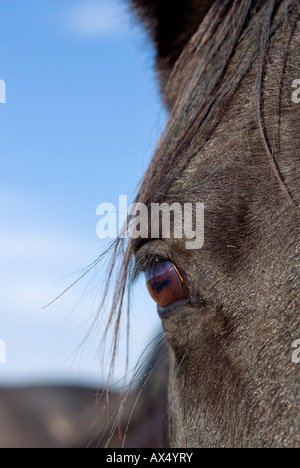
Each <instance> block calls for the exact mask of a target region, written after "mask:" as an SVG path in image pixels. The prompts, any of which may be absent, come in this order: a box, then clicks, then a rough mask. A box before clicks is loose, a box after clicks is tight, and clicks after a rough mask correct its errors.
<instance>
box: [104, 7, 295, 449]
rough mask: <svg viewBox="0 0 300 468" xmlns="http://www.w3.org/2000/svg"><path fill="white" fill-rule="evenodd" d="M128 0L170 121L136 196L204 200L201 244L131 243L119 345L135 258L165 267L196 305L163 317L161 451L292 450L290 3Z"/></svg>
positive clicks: (118, 306) (117, 309) (118, 302)
mask: <svg viewBox="0 0 300 468" xmlns="http://www.w3.org/2000/svg"><path fill="white" fill-rule="evenodd" d="M133 3H134V6H135V7H136V8H138V10H139V14H140V15H142V16H143V17H144V18H146V21H147V24H148V25H149V27H150V29H151V31H152V36H153V37H154V39H155V43H156V47H157V51H158V52H157V54H158V62H157V63H158V64H157V66H158V69H159V71H160V73H161V74H162V76H163V79H162V82H163V84H162V90H163V98H164V100H165V102H167V104H168V108H169V112H170V118H169V122H168V125H167V129H166V131H165V133H164V135H163V136H162V138H161V141H160V143H159V145H158V148H157V151H156V154H155V156H154V158H153V161H152V162H151V164H150V167H149V170H148V172H147V174H146V176H145V179H144V181H143V184H142V186H141V189H140V192H139V195H138V197H137V199H138V201H142V202H144V203H146V204H150V203H152V202H162V201H164V202H169V203H171V202H172V203H173V202H175V201H179V202H180V203H184V202H203V203H204V204H205V244H204V247H203V249H201V250H200V251H187V250H186V249H185V248H184V243H183V242H182V241H180V240H174V239H170V240H167V241H162V240H157V241H153V242H148V243H146V244H145V243H132V242H130V243H129V246H128V247H127V250H126V251H125V253H124V263H123V268H122V270H121V274H120V277H119V278H120V280H119V281H120V282H119V285H118V288H117V292H116V296H115V302H114V308H113V312H112V316H111V321H112V320H113V317H114V316H116V323H117V325H116V342H115V344H116V343H117V332H118V329H119V323H120V318H121V310H122V302H123V299H124V294H125V288H126V285H127V284H128V278H129V279H130V275H129V272H130V265H131V264H132V261H133V254H135V258H136V263H137V266H136V270H143V265H144V264H146V263H147V259H148V258H149V257H151V256H152V257H153V256H154V255H158V256H159V257H160V258H164V259H169V260H170V261H172V262H173V263H174V264H175V265H176V266H177V268H178V269H179V271H180V273H181V274H182V276H183V277H184V278H185V280H186V281H187V282H188V283H189V285H190V286H191V287H192V289H193V290H194V292H195V293H196V294H197V296H198V297H199V303H198V305H197V304H196V305H195V304H193V305H186V304H185V305H183V306H181V307H178V309H177V310H176V311H174V313H173V314H172V315H171V316H168V318H166V319H164V320H163V325H164V330H165V335H166V340H167V343H168V346H169V364H170V376H169V410H168V443H169V445H170V446H172V447H179V446H180V447H199V446H200V447H299V446H300V433H299V425H300V419H299V398H300V379H299V372H300V367H299V366H296V365H295V364H293V363H292V360H291V355H292V350H291V345H292V342H293V340H295V339H298V338H300V314H299V238H300V237H299V225H300V223H299V186H300V174H299V162H300V132H299V127H300V106H296V105H295V104H293V102H292V98H291V94H292V89H291V83H292V82H293V80H295V79H297V78H300V56H299V50H300V21H299V2H297V1H296V0H277V1H276V0H256V1H251V0H240V1H231V0H216V1H214V2H201V1H195V0H194V1H183V0H182V1H179V0H178V1H176V2H174V1H173V2H167V1H166V2H164V1H160V2H158V1H150V0H149V1H146V0H144V1H142V0H141V1H139V0H135V1H133ZM170 4H172V5H174V4H176V8H175V9H174V11H175V17H174V16H173V15H172V11H173V7H172V6H171V5H170ZM209 7H210V8H209ZM179 13H180V14H179ZM205 13H206V15H205ZM178 15H179V16H178ZM192 18H193V19H195V22H193V21H191V19H192ZM177 39H178V40H177ZM120 249H123V247H122V244H121V242H120V241H119V242H118V243H117V246H116V251H115V255H117V253H118V252H119V251H120Z"/></svg>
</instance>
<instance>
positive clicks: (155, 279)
mask: <svg viewBox="0 0 300 468" xmlns="http://www.w3.org/2000/svg"><path fill="white" fill-rule="evenodd" d="M145 276H146V284H147V289H148V291H149V293H150V296H151V297H152V299H154V301H155V302H156V303H157V304H158V305H159V306H160V307H168V306H169V305H171V304H173V303H175V302H178V301H182V300H184V299H188V298H189V297H190V296H191V293H190V289H189V287H188V285H187V284H186V282H185V281H184V279H183V278H182V276H181V275H180V273H179V272H178V270H177V268H176V267H175V266H174V265H173V263H171V262H169V261H167V260H161V261H159V262H157V263H155V264H153V265H151V266H149V267H148V268H147V270H146V271H145Z"/></svg>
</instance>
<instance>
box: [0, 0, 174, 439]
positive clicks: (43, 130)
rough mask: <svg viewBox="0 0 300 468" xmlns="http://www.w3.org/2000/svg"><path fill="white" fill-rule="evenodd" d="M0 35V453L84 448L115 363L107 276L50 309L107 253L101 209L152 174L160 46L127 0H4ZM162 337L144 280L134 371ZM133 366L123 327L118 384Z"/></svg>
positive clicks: (135, 307) (80, 286) (97, 275)
mask: <svg viewBox="0 0 300 468" xmlns="http://www.w3.org/2000/svg"><path fill="white" fill-rule="evenodd" d="M0 41H1V49H0V79H1V80H4V82H5V84H6V103H1V104H0V132H1V133H0V158H1V166H0V168H1V172H0V177H1V186H0V223H1V230H0V259H1V264H0V265H1V267H0V276H1V277H0V281H1V288H0V290H1V292H0V301H1V320H0V340H2V341H1V342H2V345H3V343H5V347H6V353H5V354H6V356H5V358H6V359H5V360H6V364H0V387H1V389H0V446H21V445H23V446H64V445H67V446H86V445H88V444H89V442H90V440H91V435H90V432H89V431H90V428H91V424H92V421H94V419H95V413H97V418H98V419H99V418H100V420H101V421H102V419H101V418H102V417H103V415H102V413H101V411H102V410H103V408H104V406H105V405H102V403H101V404H100V405H99V404H98V407H97V411H95V408H94V404H95V400H96V398H95V394H96V390H97V389H99V390H100V391H101V389H103V388H104V387H105V385H106V382H107V377H108V373H109V366H110V349H109V346H107V347H106V349H104V346H103V345H102V344H101V338H102V335H103V330H104V327H105V323H106V318H107V315H106V314H105V311H104V313H103V315H102V316H101V315H100V316H99V319H98V321H97V327H96V329H95V330H94V333H92V334H89V333H88V332H89V330H90V327H91V325H92V323H93V320H94V318H95V314H96V313H97V309H98V306H99V302H100V298H101V291H102V289H103V284H104V281H105V274H106V269H105V268H104V267H103V268H102V267H101V266H100V267H99V268H97V270H96V271H95V270H93V271H91V272H90V273H89V274H88V275H87V276H85V277H84V278H83V279H82V280H81V281H80V282H79V283H77V284H76V285H74V286H73V287H72V288H71V289H70V290H68V291H67V292H66V293H65V294H64V295H63V296H62V297H60V298H59V299H58V300H57V301H55V302H54V303H53V304H52V305H50V306H49V307H47V308H43V307H44V306H45V305H47V304H48V303H50V302H51V301H52V300H53V299H55V298H56V297H57V296H58V295H59V294H60V293H62V292H63V291H64V290H65V289H66V288H68V287H69V286H70V285H71V284H72V283H73V282H74V281H76V280H77V278H78V277H80V275H81V272H82V271H84V269H85V268H86V267H87V266H88V265H89V264H91V263H92V262H93V261H94V260H95V259H96V258H97V257H98V256H99V255H100V254H101V253H102V252H103V250H104V249H105V248H106V247H107V245H108V243H107V241H101V240H100V239H98V238H97V235H96V225H97V222H98V221H99V217H97V216H96V208H97V206H98V205H99V204H100V203H103V202H110V203H114V204H115V205H116V207H117V206H118V197H119V195H128V200H129V201H132V200H133V198H134V195H135V193H136V190H137V187H138V185H139V182H140V180H141V178H142V176H143V174H144V172H145V171H146V169H147V166H148V164H149V161H150V159H151V157H152V155H153V151H154V149H155V145H156V143H157V140H158V138H159V135H160V133H161V132H162V130H163V127H164V123H165V120H166V114H165V111H164V108H163V106H162V104H161V102H160V97H159V92H158V85H157V82H156V77H155V73H154V71H153V63H154V51H153V49H152V48H151V44H149V42H148V39H147V37H146V35H145V33H144V32H143V30H142V29H141V28H140V26H139V25H138V24H137V23H136V21H135V18H134V16H133V15H132V14H131V13H130V12H129V10H128V5H127V3H126V1H125V0H26V1H24V0H0ZM106 266H107V263H106ZM159 333H160V323H159V319H158V318H157V314H156V307H155V305H154V303H153V302H152V301H151V299H150V298H149V297H148V295H147V293H146V291H145V287H144V284H143V281H141V282H140V283H138V284H137V286H136V288H135V292H134V301H133V304H132V314H131V337H130V349H129V369H133V368H134V366H135V364H136V362H137V361H138V359H139V358H140V356H141V354H142V353H143V351H144V349H145V348H146V347H147V345H148V344H149V343H150V342H151V341H152V340H153V339H154V338H155V336H157V335H158V334H159ZM108 338H109V337H108ZM108 343H109V339H108ZM148 352H149V348H148V350H146V351H145V353H144V355H143V356H144V357H146V356H147V353H148ZM125 368H126V329H125V328H123V330H122V333H121V341H120V350H119V353H118V359H117V363H116V367H115V374H114V381H115V382H118V381H119V380H120V379H121V381H122V384H121V387H122V386H123V385H124V380H123V378H124V374H125ZM131 375H132V374H131ZM131 375H129V376H128V377H127V383H128V382H129V380H130V377H131ZM114 388H115V389H117V390H116V392H117V393H119V390H120V388H118V385H117V386H116V387H114ZM134 391H136V392H137V391H138V389H136V390H133V392H134ZM114 398H116V399H117V396H116V395H113V396H112V400H114ZM132 398H135V397H134V395H133V397H132ZM97 401H98V400H97ZM100 406H101V408H100ZM146 406H147V404H146V403H144V408H146ZM116 407H117V403H116ZM150 407H151V405H150ZM99 411H100V413H101V414H100V413H99ZM151 411H152V410H151V408H150V409H149V414H150V415H151V414H155V411H157V409H155V410H154V413H153V412H152V413H151ZM98 413H99V414H100V415H99V414H98ZM144 413H145V411H144ZM158 413H159V414H161V413H162V410H161V409H159V411H158ZM151 417H152V416H151ZM80 424H82V425H83V428H82V430H79V428H80V426H79V425H80ZM97 424H98V423H97ZM155 424H156V423H155ZM157 424H161V423H160V422H159V423H157ZM100 426H101V424H98V425H97V427H98V428H99V427H100ZM74 427H76V428H77V431H75V432H76V434H75V432H74ZM149 427H152V429H151V430H150V429H149V428H148V429H147V427H146V429H145V428H144V432H145V433H146V439H147V433H148V434H149V431H150V432H153V431H154V432H155V429H153V426H149ZM159 427H160V426H159ZM139 432H140V433H142V432H143V431H142V430H141V428H140V429H139ZM132 440H134V437H133V439H132ZM116 443H117V442H116ZM131 443H132V444H134V443H136V444H138V442H131ZM147 443H150V444H152V445H153V444H154V445H155V444H157V443H158V442H157V441H152V442H146V441H143V442H142V444H146V445H147Z"/></svg>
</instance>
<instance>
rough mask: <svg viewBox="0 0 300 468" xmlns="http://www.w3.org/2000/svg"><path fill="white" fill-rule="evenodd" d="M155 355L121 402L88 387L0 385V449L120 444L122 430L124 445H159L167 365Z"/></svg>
mask: <svg viewBox="0 0 300 468" xmlns="http://www.w3.org/2000/svg"><path fill="white" fill-rule="evenodd" d="M161 354H162V355H164V354H163V353H161V351H160V355H161ZM158 358H159V356H157V355H156V354H154V357H153V359H152V360H151V362H150V363H149V365H148V371H149V369H155V370H154V371H153V373H152V374H151V377H150V378H149V379H148V375H149V374H148V371H147V369H146V372H144V373H143V374H144V377H143V378H141V380H140V384H139V385H138V386H137V387H136V388H135V389H134V390H132V391H131V392H129V393H128V395H127V399H126V403H125V405H122V399H123V397H124V396H123V395H122V394H119V393H110V394H109V395H108V394H107V393H106V392H102V393H101V392H99V391H97V390H96V389H90V388H79V387H75V386H74V387H72V386H33V387H24V388H5V389H4V388H3V389H1V388H0V448H76V447H79V448H81V447H82V448H84V447H93V448H95V447H99V448H100V447H105V446H106V445H107V444H108V446H109V447H111V448H119V447H122V442H123V438H124V434H125V433H126V439H125V445H124V446H125V447H128V448H160V447H163V433H164V420H165V412H166V410H165V407H166V380H167V379H166V377H167V368H166V364H165V363H161V364H160V365H158V366H156V364H155V363H156V362H157V359H158ZM123 406H124V408H123ZM121 407H122V408H123V410H122V411H121V415H120V418H118V417H117V415H118V412H119V410H120V408H121ZM127 426H128V430H127Z"/></svg>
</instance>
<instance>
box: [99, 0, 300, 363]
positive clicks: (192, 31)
mask: <svg viewBox="0 0 300 468" xmlns="http://www.w3.org/2000/svg"><path fill="white" fill-rule="evenodd" d="M159 3H160V4H162V3H165V4H166V5H168V6H169V9H171V6H170V4H171V3H172V5H173V4H174V3H175V2H174V0H173V1H172V2H169V1H167V2H159ZM180 3H182V2H177V1H176V5H177V6H178V5H179V4H180ZM183 3H185V4H187V2H183ZM191 3H192V5H193V7H192V10H191V11H192V12H195V8H196V6H198V7H199V5H201V4H202V9H201V10H200V13H199V14H198V15H196V14H195V13H192V14H191V17H194V18H196V19H197V21H198V22H197V23H196V25H195V24H194V23H192V22H191V21H188V20H187V18H190V16H189V15H187V13H185V16H184V18H185V20H184V21H183V22H182V23H180V24H178V21H177V23H176V24H177V27H179V36H178V40H177V39H176V34H175V29H172V28H171V31H170V34H169V35H168V34H167V32H164V29H167V28H168V26H169V23H168V21H167V19H168V18H167V12H166V10H163V14H162V13H161V14H162V20H161V21H159V19H158V18H157V16H155V15H157V14H158V13H159V9H160V7H159V6H158V1H153V2H151V1H146V0H144V1H142V0H140V1H139V0H132V4H133V6H134V7H135V8H137V9H138V14H139V16H140V17H143V18H144V20H145V21H146V22H147V26H148V29H149V30H150V32H151V35H152V38H153V39H154V42H155V44H156V47H157V51H158V52H157V67H158V69H159V72H160V74H161V76H162V77H163V78H161V83H162V94H163V99H164V102H165V103H166V105H167V107H168V109H169V113H170V119H169V122H168V124H167V128H166V130H165V133H164V134H163V136H162V138H161V140H160V142H159V145H158V148H157V151H156V154H155V156H154V158H153V160H152V162H151V163H150V166H149V168H148V171H147V173H146V175H145V177H144V180H143V182H142V185H141V188H140V190H139V193H138V195H137V197H136V201H137V202H142V203H145V204H146V205H149V204H150V203H151V199H152V197H153V195H154V194H155V200H156V201H163V200H164V197H165V195H166V193H167V192H168V191H169V189H170V187H171V186H172V184H173V183H174V181H175V180H176V179H177V178H178V177H179V175H180V174H181V173H182V171H183V170H184V169H185V168H186V167H187V166H188V164H189V162H190V161H191V160H192V158H194V157H195V155H196V152H199V150H201V148H203V146H204V145H205V143H206V142H207V141H208V139H209V138H210V137H211V135H212V134H213V132H214V130H215V129H216V127H217V126H218V124H219V122H220V120H221V117H222V116H223V115H224V111H225V110H226V108H228V106H229V104H230V102H231V100H232V97H233V95H234V94H235V93H236V91H237V90H238V88H239V86H240V84H241V82H242V81H243V79H244V78H245V76H246V75H247V73H248V72H249V71H250V69H252V68H253V67H255V73H256V80H255V85H254V89H253V111H254V113H255V116H256V122H257V127H258V129H259V132H260V136H261V140H262V143H263V146H264V149H265V153H266V157H267V158H268V160H269V163H270V167H271V169H272V172H273V174H274V176H275V177H276V179H277V181H278V183H279V185H280V187H281V190H282V192H283V194H284V195H285V196H286V198H287V200H288V201H289V203H291V204H294V203H295V202H294V199H293V195H292V193H291V191H290V189H289V188H288V186H287V185H286V183H285V180H284V177H283V176H282V174H281V172H280V168H279V166H278V163H277V160H276V151H275V149H274V148H273V146H272V142H270V141H269V138H268V132H267V129H266V123H265V121H264V116H263V111H262V90H263V81H264V73H265V67H266V61H267V53H268V49H269V45H270V41H271V39H272V37H273V35H274V33H275V32H276V31H277V29H278V28H279V26H280V25H282V24H283V23H284V24H285V25H286V30H287V33H288V34H287V38H286V43H285V44H284V47H283V49H284V50H283V51H282V56H281V61H282V69H281V76H280V77H279V80H278V110H279V109H280V100H281V96H280V88H281V85H282V79H283V75H284V72H285V69H286V66H287V59H288V56H289V47H290V43H291V40H292V37H293V33H294V31H295V27H296V22H297V19H298V8H299V5H300V4H299V0H243V1H238V0H234V1H232V0H215V1H214V2H207V1H206V2H201V1H192V2H191ZM178 8H179V7H178ZM295 9H297V12H296V14H295V15H293V12H294V11H295ZM199 18H200V20H199ZM169 19H170V22H171V21H172V18H171V14H170V17H169ZM187 23H188V27H187V29H186V30H184V29H183V25H184V24H187ZM168 40H169V41H170V42H171V44H169V46H168V45H167V42H168ZM111 250H112V261H111V267H110V269H109V273H108V278H107V284H106V287H105V296H104V298H103V302H102V303H101V306H100V308H99V311H100V310H101V309H102V307H103V306H104V304H105V302H106V299H107V298H108V291H109V284H110V283H111V280H112V278H113V277H116V278H117V279H116V285H115V291H114V296H113V301H112V306H111V309H110V315H109V320H108V323H107V328H106V330H105V333H106V332H107V330H108V328H109V327H110V326H113V327H114V339H113V357H112V369H113V365H114V362H115V357H116V350H117V345H118V339H119V330H120V324H121V319H122V315H123V309H124V304H125V303H126V301H127V326H128V327H129V309H130V294H131V286H132V272H133V265H134V250H135V245H134V243H133V242H132V241H131V240H128V241H126V240H124V239H120V238H119V239H117V240H116V241H115V243H114V244H113V246H112V247H111Z"/></svg>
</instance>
